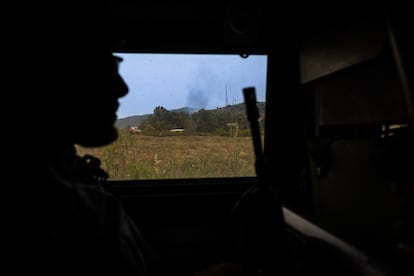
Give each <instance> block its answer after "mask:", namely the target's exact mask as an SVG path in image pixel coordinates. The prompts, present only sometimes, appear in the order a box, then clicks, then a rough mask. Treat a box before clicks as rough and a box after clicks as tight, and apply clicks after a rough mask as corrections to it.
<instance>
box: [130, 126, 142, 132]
mask: <svg viewBox="0 0 414 276" xmlns="http://www.w3.org/2000/svg"><path fill="white" fill-rule="evenodd" d="M128 131H129V133H131V134H138V133H141V132H142V130H141V129H139V127H137V126H130V127H129V128H128Z"/></svg>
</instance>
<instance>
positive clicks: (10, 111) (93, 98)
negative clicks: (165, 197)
mask: <svg viewBox="0 0 414 276" xmlns="http://www.w3.org/2000/svg"><path fill="white" fill-rule="evenodd" d="M36 5H37V6H36V7H34V8H35V9H31V7H30V8H28V9H27V10H26V11H24V10H23V7H22V6H17V7H14V10H10V11H8V12H7V13H6V14H7V16H5V17H2V18H1V23H2V24H1V27H0V28H1V33H2V36H1V37H0V39H1V47H2V48H1V50H2V51H1V60H2V64H3V68H6V69H7V70H6V71H5V72H4V74H3V77H2V80H3V91H4V92H5V93H2V96H3V101H2V105H1V106H2V108H1V116H2V118H3V124H2V129H3V135H2V142H3V145H4V147H3V151H2V153H3V154H2V157H3V160H6V161H7V162H4V165H3V166H2V169H1V170H2V171H1V173H2V176H3V179H7V180H8V182H10V183H12V184H13V185H6V189H5V194H8V195H10V199H11V200H10V202H8V203H7V204H8V205H7V206H8V208H4V210H6V212H5V213H7V214H8V216H7V219H5V221H6V222H7V225H8V227H7V228H8V230H10V231H8V235H5V236H4V237H6V239H8V240H9V243H10V244H11V245H10V247H8V248H7V249H8V251H7V254H6V255H7V258H8V260H10V261H8V265H9V266H10V267H11V270H10V271H13V273H15V274H18V272H27V271H28V272H30V273H37V272H39V273H41V274H42V275H100V274H103V273H104V274H105V275H140V276H144V275H156V274H157V275H163V276H164V273H163V274H160V271H164V272H166V271H165V270H164V269H160V268H159V266H160V263H159V262H158V261H159V260H158V259H157V258H156V257H155V255H154V254H153V251H152V249H151V247H150V246H148V244H147V243H146V241H145V240H144V238H143V237H142V236H141V234H140V232H139V230H138V228H137V227H136V225H135V224H134V222H133V221H132V220H131V218H130V217H129V216H128V214H127V213H126V212H125V210H124V208H123V206H122V204H121V202H120V201H119V200H118V199H117V198H116V197H115V196H114V195H112V194H111V193H109V192H107V191H106V190H105V189H104V187H103V186H102V181H103V180H105V179H106V178H107V177H108V175H107V173H106V172H105V171H104V170H102V169H101V167H100V161H99V160H98V159H97V158H94V157H92V156H85V157H81V156H79V155H78V153H77V152H76V147H75V146H76V145H81V146H83V147H100V146H105V145H108V144H110V143H111V142H113V141H115V140H116V139H117V137H118V132H117V129H116V127H115V125H114V124H115V121H116V118H117V117H116V112H117V109H118V107H119V102H118V99H119V98H120V97H123V96H125V95H126V94H127V92H128V86H127V85H126V83H125V82H124V80H123V79H122V77H121V76H120V75H119V72H118V66H119V64H120V63H121V62H122V59H121V58H119V57H116V56H114V55H113V46H114V43H116V35H115V33H114V32H113V28H112V26H111V21H110V20H111V17H110V16H109V15H110V13H108V11H107V10H106V5H105V4H104V1H97V0H95V1H88V2H85V1H83V2H82V1H78V0H73V1H71V2H63V3H61V2H59V3H52V2H50V3H46V7H41V6H40V4H39V3H36ZM5 88H7V90H6V89H5ZM6 91H7V93H6ZM10 206H12V207H10ZM237 269H238V268H236V269H233V268H232V266H231V265H230V266H225V267H224V269H221V268H220V266H213V267H211V268H208V269H207V270H204V271H201V272H199V274H195V275H233V274H231V273H229V272H232V271H237ZM220 273H221V274H220Z"/></svg>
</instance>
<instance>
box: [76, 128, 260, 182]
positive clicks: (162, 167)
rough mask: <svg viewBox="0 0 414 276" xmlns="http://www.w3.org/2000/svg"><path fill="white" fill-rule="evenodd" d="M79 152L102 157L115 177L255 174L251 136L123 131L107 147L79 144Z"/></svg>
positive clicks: (111, 175) (162, 177)
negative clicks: (82, 146)
mask: <svg viewBox="0 0 414 276" xmlns="http://www.w3.org/2000/svg"><path fill="white" fill-rule="evenodd" d="M78 152H79V154H80V155H84V154H85V153H88V154H91V155H94V156H96V157H98V158H100V159H101V161H102V167H103V168H104V169H105V170H106V171H107V172H108V173H109V175H110V179H112V180H126V179H166V178H197V177H233V176H254V175H255V170H254V160H255V157H254V152H253V145H252V140H251V137H229V136H227V137H222V136H166V137H154V136H144V135H133V134H129V133H126V132H121V133H120V137H119V139H118V140H117V141H116V142H115V143H113V144H111V145H109V146H107V147H102V148H92V149H84V148H81V147H78Z"/></svg>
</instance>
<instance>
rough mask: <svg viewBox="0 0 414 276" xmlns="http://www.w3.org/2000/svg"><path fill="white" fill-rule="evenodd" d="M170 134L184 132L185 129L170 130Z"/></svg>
mask: <svg viewBox="0 0 414 276" xmlns="http://www.w3.org/2000/svg"><path fill="white" fill-rule="evenodd" d="M170 132H184V129H183V128H174V129H170Z"/></svg>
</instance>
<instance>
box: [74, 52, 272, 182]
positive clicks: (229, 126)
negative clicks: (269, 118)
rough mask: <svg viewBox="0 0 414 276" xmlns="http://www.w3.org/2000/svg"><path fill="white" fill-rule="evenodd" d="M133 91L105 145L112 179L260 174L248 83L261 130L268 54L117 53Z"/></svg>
mask: <svg viewBox="0 0 414 276" xmlns="http://www.w3.org/2000/svg"><path fill="white" fill-rule="evenodd" d="M116 55H117V56H119V57H121V58H123V62H122V63H121V64H120V74H121V76H122V77H123V78H124V80H125V82H126V83H127V85H128V87H129V93H128V95H126V96H125V97H123V98H121V99H120V107H119V109H118V113H117V115H118V120H117V122H116V126H117V128H118V130H119V138H118V140H117V141H116V142H114V143H113V144H111V145H108V146H106V147H100V148H92V149H85V148H81V147H79V148H78V151H79V153H80V154H81V155H83V154H86V153H88V154H92V155H94V156H96V157H99V158H100V159H101V161H102V166H103V168H104V169H106V170H107V171H108V173H109V175H110V179H112V180H127V179H168V178H170V179H171V178H208V177H238V176H254V175H256V174H255V169H254V162H255V156H254V151H253V144H252V139H251V135H250V128H249V122H248V120H247V118H246V110H245V105H244V98H243V91H242V90H243V88H245V87H255V88H256V98H257V106H258V110H259V114H260V117H259V121H260V126H261V133H262V135H263V133H264V130H263V127H264V110H265V91H266V73H267V56H266V55H251V56H248V57H247V58H243V57H241V56H240V55H227V54H226V55H203V54H137V53H116Z"/></svg>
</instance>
